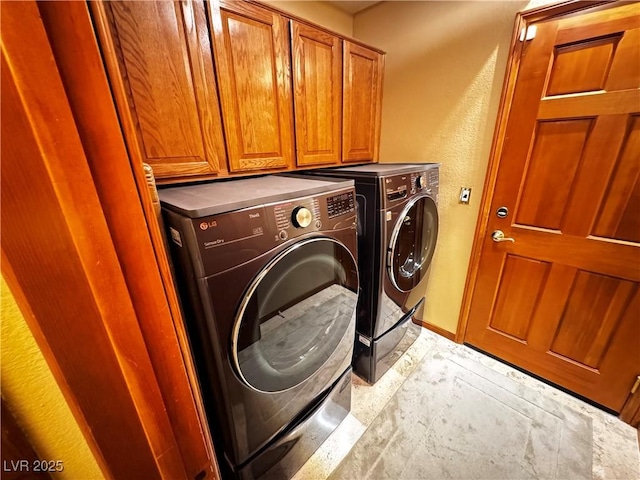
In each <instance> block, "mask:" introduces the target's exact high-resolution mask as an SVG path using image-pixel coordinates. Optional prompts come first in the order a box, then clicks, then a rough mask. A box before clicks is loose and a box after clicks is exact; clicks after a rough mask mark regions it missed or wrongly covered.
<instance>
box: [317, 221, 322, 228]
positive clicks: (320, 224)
mask: <svg viewBox="0 0 640 480" xmlns="http://www.w3.org/2000/svg"><path fill="white" fill-rule="evenodd" d="M316 228H317V229H320V228H322V222H321V221H320V220H316Z"/></svg>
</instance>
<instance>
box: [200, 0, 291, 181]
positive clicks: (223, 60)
mask: <svg viewBox="0 0 640 480" xmlns="http://www.w3.org/2000/svg"><path fill="white" fill-rule="evenodd" d="M210 8H211V22H212V24H213V36H214V47H215V58H216V60H217V63H216V74H217V76H218V84H219V85H220V102H221V104H222V112H223V121H224V127H225V135H226V142H227V150H228V156H229V168H230V170H231V171H232V172H238V171H245V170H257V169H269V168H289V167H291V166H292V160H293V112H292V97H291V74H290V71H291V68H290V56H289V39H288V23H287V20H286V19H285V18H284V17H282V16H281V15H278V14H277V13H273V12H271V11H268V10H265V9H263V8H260V7H259V6H257V5H253V4H249V3H247V2H240V1H233V0H229V1H221V2H214V3H213V4H210Z"/></svg>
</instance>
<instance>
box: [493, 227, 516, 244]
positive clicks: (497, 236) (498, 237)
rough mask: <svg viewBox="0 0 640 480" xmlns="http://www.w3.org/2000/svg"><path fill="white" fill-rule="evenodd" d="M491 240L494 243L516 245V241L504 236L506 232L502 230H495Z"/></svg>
mask: <svg viewBox="0 0 640 480" xmlns="http://www.w3.org/2000/svg"><path fill="white" fill-rule="evenodd" d="M491 239H492V240H493V241H494V242H498V243H500V242H512V243H516V241H515V239H513V238H510V237H505V236H504V232H503V231H502V230H495V231H494V232H493V233H492V234H491Z"/></svg>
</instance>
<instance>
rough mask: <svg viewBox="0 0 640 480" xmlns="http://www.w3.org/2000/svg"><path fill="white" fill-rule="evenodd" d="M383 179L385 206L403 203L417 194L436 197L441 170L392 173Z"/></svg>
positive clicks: (430, 169) (431, 169)
mask: <svg viewBox="0 0 640 480" xmlns="http://www.w3.org/2000/svg"><path fill="white" fill-rule="evenodd" d="M382 181H383V187H384V193H385V196H384V205H385V207H388V206H390V205H395V204H398V203H401V202H403V201H404V200H406V199H407V198H409V197H410V196H413V195H417V194H423V193H426V194H427V195H431V196H433V197H435V198H437V196H438V183H439V172H438V169H436V168H429V169H425V170H417V171H415V172H411V173H405V174H401V175H392V176H389V177H384V178H383V179H382ZM385 207H383V208H385Z"/></svg>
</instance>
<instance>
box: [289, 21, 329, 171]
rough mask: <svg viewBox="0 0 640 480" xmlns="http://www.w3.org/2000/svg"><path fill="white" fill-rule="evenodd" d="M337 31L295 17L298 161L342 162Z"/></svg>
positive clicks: (292, 43)
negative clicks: (325, 30) (323, 29)
mask: <svg viewBox="0 0 640 480" xmlns="http://www.w3.org/2000/svg"><path fill="white" fill-rule="evenodd" d="M340 44H341V40H340V39H339V38H338V37H336V36H335V35H331V34H329V33H327V32H323V31H322V30H319V29H317V28H313V27H311V26H309V25H305V24H303V23H300V22H296V21H293V22H292V29H291V45H292V49H293V86H294V88H293V91H294V97H293V98H294V112H295V129H296V151H297V157H296V158H297V165H298V166H310V165H327V164H335V165H337V164H339V163H340V157H341V122H342V50H341V49H340V47H341V45H340Z"/></svg>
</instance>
